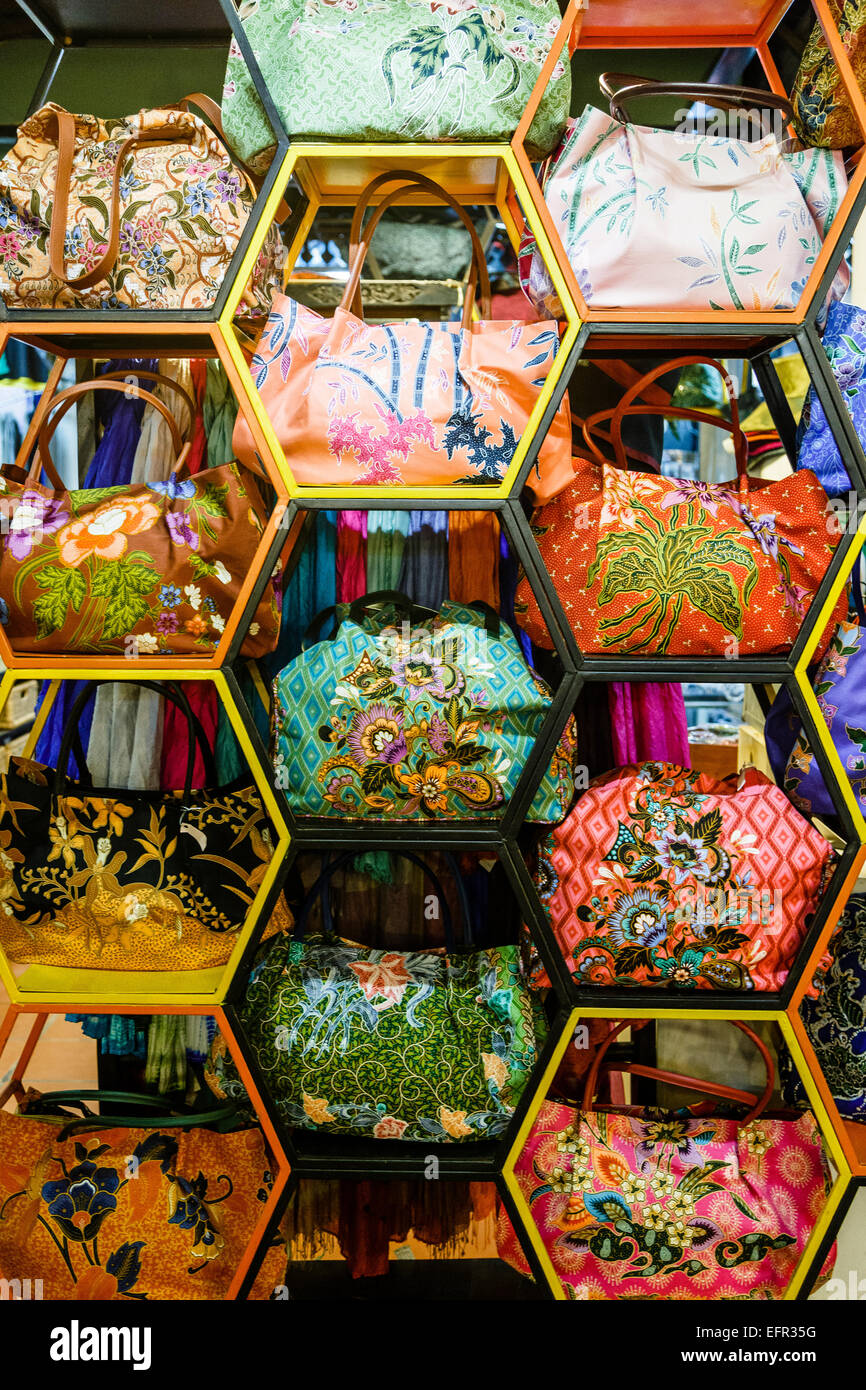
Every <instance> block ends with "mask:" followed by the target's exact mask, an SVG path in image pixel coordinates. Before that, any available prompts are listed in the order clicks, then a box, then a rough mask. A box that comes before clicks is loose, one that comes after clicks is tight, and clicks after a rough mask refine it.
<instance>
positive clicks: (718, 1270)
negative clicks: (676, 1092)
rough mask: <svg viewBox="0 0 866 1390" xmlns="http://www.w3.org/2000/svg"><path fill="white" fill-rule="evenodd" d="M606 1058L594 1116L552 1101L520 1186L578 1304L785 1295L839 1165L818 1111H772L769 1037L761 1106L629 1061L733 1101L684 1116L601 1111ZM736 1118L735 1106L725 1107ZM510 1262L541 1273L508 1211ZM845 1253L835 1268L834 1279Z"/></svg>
mask: <svg viewBox="0 0 866 1390" xmlns="http://www.w3.org/2000/svg"><path fill="white" fill-rule="evenodd" d="M629 1026H631V1024H630V1021H627V1022H625V1023H620V1024H619V1025H618V1026H617V1027H616V1028H614V1029H613V1030H612V1031H611V1033H610V1034H609V1035H608V1037H607V1039H606V1040H605V1042H604V1043H603V1044H602V1046H601V1047H600V1049H599V1052H598V1054H597V1056H596V1059H595V1062H594V1064H593V1067H592V1069H591V1071H590V1073H589V1075H588V1077H587V1081H586V1089H585V1093H584V1098H583V1105H582V1106H581V1107H578V1106H574V1105H567V1104H564V1103H562V1102H560V1101H554V1100H547V1101H545V1103H544V1104H543V1105H542V1107H541V1110H540V1111H539V1113H538V1117H537V1119H536V1121H535V1124H534V1125H533V1127H532V1130H531V1132H530V1135H529V1138H528V1140H527V1143H526V1146H525V1148H524V1149H523V1152H522V1153H521V1155H520V1157H519V1158H518V1160H517V1163H516V1165H515V1169H514V1172H515V1177H516V1178H517V1181H518V1183H519V1184H520V1187H521V1190H522V1192H523V1195H524V1196H525V1198H526V1201H527V1202H528V1204H529V1207H530V1210H531V1212H532V1216H533V1219H534V1221H535V1224H536V1226H537V1228H538V1232H539V1235H540V1236H541V1239H542V1241H543V1242H544V1245H545V1248H546V1250H547V1253H548V1255H549V1256H550V1259H551V1262H552V1264H553V1267H554V1269H555V1271H556V1274H557V1275H558V1277H559V1279H560V1280H561V1281H562V1286H563V1290H564V1292H565V1296H566V1298H568V1299H575V1300H584V1299H604V1300H619V1299H635V1298H638V1299H648V1300H653V1299H654V1300H659V1299H677V1300H680V1299H690V1300H692V1299H693V1300H698V1299H707V1300H713V1301H718V1300H725V1299H744V1298H745V1299H781V1298H782V1297H783V1296H784V1293H785V1290H786V1288H787V1287H788V1285H789V1284H790V1282H791V1279H792V1277H793V1274H794V1271H795V1270H796V1268H797V1264H798V1261H799V1259H800V1257H801V1255H802V1254H803V1251H804V1249H805V1246H806V1243H807V1241H808V1239H809V1236H810V1235H811V1233H812V1231H813V1229H814V1227H815V1225H816V1223H817V1222H818V1220H819V1218H820V1216H821V1213H822V1211H823V1208H824V1205H825V1203H826V1198H827V1187H828V1168H827V1162H826V1159H825V1156H824V1149H823V1145H822V1142H821V1137H820V1133H819V1131H818V1127H817V1125H816V1123H815V1120H814V1119H813V1117H812V1116H811V1115H803V1116H802V1117H801V1118H799V1119H796V1120H789V1119H776V1118H773V1117H771V1116H770V1115H768V1114H767V1113H766V1109H767V1105H768V1103H769V1100H770V1098H771V1095H772V1091H773V1081H774V1076H773V1065H772V1060H771V1058H770V1055H769V1053H768V1051H767V1049H766V1048H765V1046H764V1044H763V1043H762V1042H761V1040H760V1038H759V1037H758V1036H757V1034H756V1033H754V1032H753V1031H752V1029H751V1028H748V1027H747V1026H746V1025H745V1024H742V1023H737V1024H736V1025H735V1026H736V1027H737V1028H739V1029H741V1030H742V1031H743V1032H744V1033H746V1034H747V1036H748V1037H749V1038H751V1040H752V1041H753V1042H754V1043H755V1045H756V1046H757V1047H758V1048H759V1049H760V1051H761V1054H762V1056H763V1058H764V1063H765V1065H766V1068H767V1084H766V1087H765V1089H764V1093H763V1095H762V1096H761V1097H760V1098H757V1097H755V1096H754V1095H749V1094H748V1093H746V1092H740V1091H735V1090H732V1089H731V1088H729V1087H727V1086H721V1085H718V1084H716V1083H715V1082H711V1081H697V1080H696V1079H695V1078H693V1077H687V1076H678V1075H674V1074H673V1073H670V1072H660V1071H658V1070H657V1069H655V1068H652V1067H645V1066H642V1065H640V1064H630V1065H626V1066H620V1067H619V1070H625V1071H631V1072H635V1073H637V1074H638V1075H640V1076H647V1077H651V1078H655V1079H657V1080H663V1081H667V1082H669V1083H671V1084H673V1085H677V1086H682V1087H685V1088H686V1089H688V1090H697V1091H703V1092H705V1093H706V1094H707V1095H712V1096H716V1097H718V1098H719V1099H721V1100H723V1101H725V1102H726V1103H727V1105H726V1107H725V1109H726V1110H727V1111H728V1112H729V1111H730V1107H731V1106H732V1105H745V1106H747V1107H748V1114H747V1115H745V1116H744V1118H743V1119H741V1120H737V1119H731V1118H729V1117H728V1114H726V1113H725V1111H724V1110H723V1112H722V1116H721V1117H717V1116H716V1115H714V1114H713V1106H712V1102H702V1103H700V1104H698V1105H696V1106H692V1107H688V1108H685V1109H682V1110H677V1111H663V1110H656V1109H640V1108H637V1107H625V1108H618V1109H601V1108H598V1109H597V1108H595V1105H594V1097H595V1095H596V1090H597V1084H598V1077H599V1071H600V1068H601V1066H602V1064H603V1063H604V1058H605V1053H606V1052H607V1049H608V1047H609V1046H610V1044H611V1043H612V1042H613V1040H614V1039H615V1038H616V1037H617V1036H618V1035H619V1034H620V1033H621V1032H622V1031H623V1029H624V1028H628V1027H629ZM718 1108H719V1109H722V1107H718ZM497 1243H498V1246H499V1253H500V1257H501V1258H502V1259H504V1260H506V1261H507V1262H508V1264H510V1265H512V1266H513V1267H514V1268H515V1269H517V1270H519V1271H520V1273H522V1274H528V1273H529V1267H528V1264H527V1262H526V1259H525V1256H524V1255H523V1252H522V1250H521V1249H520V1246H519V1244H518V1242H517V1237H516V1235H515V1232H514V1228H513V1227H512V1225H511V1222H510V1221H509V1219H508V1217H507V1215H506V1214H505V1212H504V1210H503V1211H502V1212H501V1214H500V1220H499V1229H498V1233H497ZM834 1259H835V1248H834V1250H833V1251H832V1252H831V1255H830V1257H829V1259H828V1261H827V1264H826V1265H825V1267H824V1270H823V1271H822V1275H823V1277H829V1275H830V1274H831V1273H832V1267H833V1262H834Z"/></svg>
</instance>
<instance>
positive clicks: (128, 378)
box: [94, 367, 196, 421]
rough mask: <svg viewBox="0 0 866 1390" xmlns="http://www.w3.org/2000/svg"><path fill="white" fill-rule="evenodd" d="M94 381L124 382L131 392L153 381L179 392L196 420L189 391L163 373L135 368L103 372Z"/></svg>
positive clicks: (192, 417) (169, 389) (193, 402)
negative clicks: (140, 383) (141, 383)
mask: <svg viewBox="0 0 866 1390" xmlns="http://www.w3.org/2000/svg"><path fill="white" fill-rule="evenodd" d="M132 378H136V380H132ZM94 380H96V381H123V382H125V383H126V385H127V386H128V387H129V388H130V390H132V389H133V388H134V387H136V386H137V385H138V381H139V380H141V381H153V382H155V383H156V385H157V386H162V387H163V389H164V390H168V391H175V392H177V394H178V395H179V396H180V398H181V400H182V401H183V402H184V404H185V406H186V408H187V410H188V411H189V416H190V420H192V421H194V420H195V415H196V408H195V401H194V400H193V398H192V396H191V395H190V394H189V391H187V389H186V387H185V386H181V384H180V382H179V381H175V379H174V377H172V376H166V375H165V374H164V373H163V372H150V371H145V369H144V368H143V367H142V368H138V367H135V368H130V369H129V370H128V371H123V369H121V370H120V371H116V372H102V373H100V375H99V376H98V377H95V378H94Z"/></svg>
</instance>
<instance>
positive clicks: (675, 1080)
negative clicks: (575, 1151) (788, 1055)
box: [583, 1018, 776, 1124]
mask: <svg viewBox="0 0 866 1390" xmlns="http://www.w3.org/2000/svg"><path fill="white" fill-rule="evenodd" d="M636 1022H637V1020H635V1019H631V1018H626V1019H624V1020H623V1021H622V1023H618V1024H617V1025H616V1027H615V1028H612V1029H611V1031H610V1032H609V1033H608V1035H607V1037H606V1038H605V1040H604V1042H603V1043H602V1044H601V1046H600V1047H599V1049H598V1052H597V1053H596V1054H595V1058H594V1060H593V1063H592V1066H591V1067H590V1069H589V1073H588V1075H587V1078H586V1085H585V1087H584V1091H583V1109H584V1112H589V1111H591V1110H592V1104H593V1101H594V1099H595V1093H596V1091H597V1090H598V1078H599V1073H600V1071H601V1066H602V1062H603V1061H604V1057H605V1053H606V1052H607V1050H608V1048H609V1047H610V1045H611V1043H612V1042H614V1040H615V1039H616V1038H618V1037H619V1035H620V1033H622V1032H623V1031H624V1030H625V1029H626V1028H633V1027H634V1026H635V1024H636ZM729 1022H731V1023H733V1025H734V1027H735V1028H739V1030H740V1032H741V1033H745V1035H746V1037H747V1038H750V1039H751V1041H752V1042H753V1043H754V1044H755V1046H756V1048H757V1049H758V1051H759V1052H760V1054H761V1056H762V1058H763V1059H764V1066H765V1067H766V1070H767V1082H766V1085H765V1086H764V1090H763V1092H762V1094H761V1095H760V1096H759V1097H758V1096H755V1095H753V1094H752V1093H751V1092H750V1091H738V1090H735V1089H734V1087H733V1086H722V1085H720V1084H719V1083H718V1082H716V1081H702V1080H700V1079H698V1078H697V1077H694V1076H680V1075H679V1073H678V1072H672V1071H663V1070H662V1069H661V1068H659V1067H645V1066H643V1065H642V1064H640V1063H638V1062H624V1063H621V1062H616V1063H609V1064H608V1065H611V1066H615V1067H616V1068H617V1070H618V1071H625V1072H629V1073H631V1074H632V1075H634V1076H646V1077H649V1078H650V1080H653V1081H664V1082H666V1083H667V1084H669V1085H672V1086H681V1087H683V1089H685V1090H689V1091H704V1092H705V1093H706V1094H707V1095H712V1096H719V1097H721V1099H722V1100H729V1101H732V1102H734V1103H735V1104H737V1105H749V1106H751V1107H752V1108H751V1109H750V1111H749V1113H748V1114H747V1115H746V1117H745V1119H744V1120H743V1124H748V1122H749V1121H750V1120H757V1118H758V1116H759V1115H762V1114H763V1112H764V1111H765V1110H766V1108H767V1106H768V1105H769V1103H770V1099H771V1097H772V1094H773V1086H774V1084H775V1079H776V1073H775V1068H774V1066H773V1059H772V1057H771V1056H770V1053H769V1049H768V1048H767V1046H766V1044H765V1043H764V1042H763V1041H762V1039H761V1038H759V1037H758V1035H757V1033H756V1032H754V1030H753V1029H751V1028H750V1027H749V1025H748V1024H747V1023H740V1022H739V1021H737V1020H734V1019H730V1020H729Z"/></svg>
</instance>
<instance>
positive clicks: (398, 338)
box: [233, 169, 572, 500]
mask: <svg viewBox="0 0 866 1390" xmlns="http://www.w3.org/2000/svg"><path fill="white" fill-rule="evenodd" d="M395 181H396V182H400V183H402V184H403V185H404V186H403V187H401V188H398V189H397V190H396V191H394V192H391V193H389V194H387V196H385V197H384V198H383V199H382V201H381V202H380V203H379V206H378V207H377V209H376V211H375V212H374V214H373V216H372V217H371V218H370V220H369V222H368V223H367V225H366V227H363V231H362V223H363V215H364V212H365V211H366V208H367V203H368V200H369V198H370V197H371V196H372V195H373V194H374V193H375V192H376V191H377V190H378V189H379V188H381V187H382V186H384V185H385V184H387V183H389V182H395ZM417 188H422V189H424V190H426V191H427V192H429V193H432V194H433V195H434V196H435V197H436V198H437V199H440V198H441V199H442V201H443V202H445V203H447V204H448V205H449V207H451V208H453V209H454V211H455V212H456V213H457V215H458V217H459V218H460V220H461V221H462V222H463V224H464V226H465V227H466V229H467V231H468V232H469V234H470V236H471V238H472V247H473V256H474V260H473V268H472V270H471V272H470V280H469V285H468V288H467V292H466V298H465V302H464V306H463V318H462V321H461V322H460V323H421V322H419V321H418V320H410V321H408V322H402V323H392V324H375V325H368V324H365V323H364V318H363V306H362V303H361V293H360V275H361V267H362V266H363V264H364V259H365V256H366V254H367V249H368V245H369V242H370V239H371V237H372V235H373V232H374V231H375V229H376V226H377V225H378V222H379V218H380V217H381V216H382V214H383V213H384V212H385V211H386V209H387V208H389V207H390V206H391V205H392V203H394V202H397V201H399V200H400V199H401V198H403V197H404V196H405V195H406V193H407V192H413V191H415V190H416V189H417ZM351 241H352V249H351V251H350V256H349V260H350V270H349V278H348V280H347V282H346V287H345V291H344V294H343V298H342V301H341V303H340V307H339V308H338V309H337V310H336V312H335V314H334V317H333V318H332V319H325V318H322V317H321V316H320V315H319V314H317V313H315V312H314V311H313V310H312V309H305V308H304V307H303V306H302V305H300V304H298V303H297V302H296V301H295V300H293V299H289V298H288V297H287V296H285V295H278V296H277V297H276V298H275V300H274V307H273V310H272V312H271V316H270V318H269V320H268V323H267V326H266V327H265V330H264V332H263V334H262V336H261V339H260V341H259V343H258V346H257V350H256V354H255V356H254V357H253V361H252V373H253V378H254V380H255V384H256V386H257V388H258V390H259V394H260V395H261V397H262V400H263V402H264V404H265V408H266V409H267V412H268V417H269V419H270V421H271V423H272V425H273V427H274V430H275V432H276V435H277V437H278V439H279V441H280V444H281V445H282V447H283V449H284V451H285V454H286V458H287V459H288V463H289V467H290V468H291V470H292V474H293V476H294V478H295V480H296V481H297V482H298V483H300V484H301V485H303V486H307V487H342V488H343V489H344V491H345V490H348V491H351V489H352V487H354V486H355V485H362V484H363V485H372V484H379V483H381V484H388V485H400V486H402V485H407V486H412V487H415V486H426V487H440V486H441V487H448V486H452V485H453V484H455V483H472V484H481V485H486V484H489V485H490V486H491V487H492V486H495V485H496V484H498V483H501V482H502V480H503V478H504V477H505V474H506V470H507V469H508V466H509V464H510V463H511V461H512V459H513V457H514V454H515V451H516V449H517V445H518V443H519V441H520V437H521V435H522V434H523V432H524V429H525V428H526V424H527V421H528V419H529V416H530V414H531V412H532V409H533V407H534V405H535V403H536V401H537V399H538V396H539V394H540V391H541V388H542V386H543V385H544V382H545V379H546V377H547V373H548V372H549V371H550V368H551V367H552V365H553V361H554V358H555V357H556V354H557V352H558V350H559V331H558V327H557V325H556V324H555V323H552V322H548V323H531V324H527V323H521V322H511V321H509V320H499V319H496V320H493V319H491V310H490V282H489V278H488V274H487V266H486V263H485V258H484V251H483V249H482V246H481V242H480V239H479V237H478V233H477V231H476V230H475V226H474V223H473V222H472V219H471V218H470V216H469V214H468V213H467V211H466V209H465V208H463V207H461V206H460V204H459V203H457V202H456V201H455V200H454V199H453V198H452V197H451V195H450V194H449V193H446V192H445V191H444V189H442V188H440V187H439V185H438V184H436V183H434V182H433V181H432V180H431V179H428V178H425V177H424V176H423V175H422V174H413V173H412V171H411V170H400V169H396V170H394V171H393V172H391V173H388V174H383V175H381V176H380V177H379V178H376V179H374V180H373V182H372V183H370V184H368V186H367V188H366V190H365V192H364V194H363V195H362V197H361V201H360V203H359V204H358V207H357V210H356V213H355V219H354V222H353V224H352V229H351ZM476 289H478V290H479V291H480V294H479V309H480V313H481V318H480V319H477V320H474V319H473V317H472V306H473V304H474V302H475V291H476ZM233 444H234V449H235V451H236V453H237V456H238V458H239V459H241V460H242V461H243V462H245V463H251V462H252V460H253V455H254V451H255V441H254V440H253V436H252V433H251V431H250V427H249V425H248V424H247V423H246V421H245V419H244V418H243V416H242V415H239V416H238V419H237V423H236V425H235V432H234V440H233ZM571 476H572V468H571V424H570V418H569V413H568V403H567V401H563V403H562V405H561V406H560V408H559V409H558V410H557V412H556V415H555V417H554V421H553V423H552V425H551V428H550V431H549V432H548V434H547V435H546V437H545V440H544V443H543V444H542V446H541V452H540V454H539V460H538V464H537V465H536V468H535V469H534V470H533V472H532V474H531V476H530V478H529V480H528V486H529V487H530V488H531V489H532V490H533V491H534V492H535V494H536V496H537V497H538V498H539V499H541V500H543V499H544V498H546V497H552V496H553V495H554V494H555V493H556V492H558V491H559V489H560V488H562V487H565V486H566V484H567V483H568V482H569V480H570V478H571Z"/></svg>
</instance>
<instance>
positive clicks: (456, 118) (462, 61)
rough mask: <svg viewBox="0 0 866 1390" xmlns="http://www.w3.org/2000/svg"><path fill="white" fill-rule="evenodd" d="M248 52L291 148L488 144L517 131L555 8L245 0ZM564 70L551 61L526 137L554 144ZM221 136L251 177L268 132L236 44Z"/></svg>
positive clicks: (539, 146) (545, 3)
mask: <svg viewBox="0 0 866 1390" xmlns="http://www.w3.org/2000/svg"><path fill="white" fill-rule="evenodd" d="M240 12H241V18H242V19H243V22H244V29H245V32H246V35H247V38H248V39H249V42H250V46H251V48H252V50H253V53H254V55H255V58H256V60H257V62H258V64H259V67H260V68H261V71H262V76H263V77H264V79H265V82H266V83H267V86H268V90H269V92H270V94H271V97H272V98H273V101H274V104H275V105H276V107H277V110H278V111H279V113H280V116H281V118H282V121H283V124H284V126H285V128H286V130H287V131H288V133H289V135H290V137H291V138H292V139H294V140H364V141H370V140H388V141H395V140H418V141H420V140H450V141H473V140H485V141H486V140H496V141H505V142H507V141H509V140H510V139H511V137H512V135H513V134H514V131H515V130H516V128H517V126H518V124H519V122H520V118H521V116H522V115H523V112H524V110H525V108H526V103H527V102H528V100H529V96H530V94H531V92H532V89H533V87H534V85H535V82H536V79H537V77H538V74H539V72H540V70H541V68H542V66H543V64H544V60H545V58H546V57H547V54H548V52H549V50H550V46H551V43H552V42H553V39H554V37H555V35H556V32H557V30H558V29H559V25H560V13H559V6H558V5H557V3H556V0H500V3H499V4H498V5H488V4H484V3H480V2H479V0H452V3H450V4H434V3H429V2H428V0H421V2H419V0H387V4H383V3H382V0H246V3H244V4H242V5H241V7H240ZM570 100H571V70H570V68H569V67H568V65H567V64H565V63H562V62H560V63H557V65H556V67H555V69H554V72H553V77H552V79H551V81H550V83H549V84H548V88H547V91H546V92H545V94H544V98H543V100H542V102H541V106H540V108H539V110H538V113H537V115H536V117H535V120H534V121H533V123H532V125H531V127H530V130H529V136H528V139H527V149H528V151H529V154H530V157H531V158H532V159H543V158H544V157H545V155H548V154H549V153H550V151H551V150H552V149H553V148H554V147H555V146H556V145H557V144H558V142H559V139H560V136H561V135H562V132H563V129H564V127H565V122H566V119H567V117H568V111H569V104H570ZM222 110H223V124H224V128H225V133H226V138H227V139H228V141H229V143H230V145H231V146H232V149H233V150H234V152H235V153H236V154H237V155H238V157H240V158H242V159H243V160H244V162H245V163H247V164H250V165H251V167H253V168H254V169H256V170H257V171H261V169H262V167H264V166H266V165H267V164H268V163H269V162H270V159H271V157H272V155H273V149H274V145H273V132H272V131H271V127H270V125H269V123H268V120H267V117H266V115H265V111H264V107H263V106H262V104H261V101H260V100H259V97H258V94H257V92H256V90H255V88H254V86H253V83H252V79H251V78H250V75H249V72H248V70H247V67H246V64H245V63H244V60H243V55H242V54H241V50H240V47H239V46H238V44H237V42H236V41H234V40H233V41H232V45H231V48H230V50H229V59H228V67H227V69H226V80H225V88H224V91H223V108H222Z"/></svg>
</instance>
